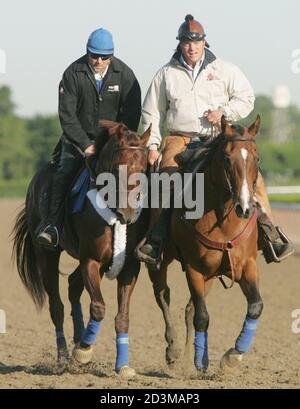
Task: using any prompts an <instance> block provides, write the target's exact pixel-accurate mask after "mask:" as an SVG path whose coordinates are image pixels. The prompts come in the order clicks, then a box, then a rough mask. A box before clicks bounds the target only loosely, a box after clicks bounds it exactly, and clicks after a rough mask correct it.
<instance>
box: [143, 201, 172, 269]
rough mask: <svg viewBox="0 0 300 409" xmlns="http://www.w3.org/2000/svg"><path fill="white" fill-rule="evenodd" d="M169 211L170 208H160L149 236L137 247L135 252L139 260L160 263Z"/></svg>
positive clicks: (166, 232) (168, 222) (168, 221)
mask: <svg viewBox="0 0 300 409" xmlns="http://www.w3.org/2000/svg"><path fill="white" fill-rule="evenodd" d="M171 213H172V209H162V210H161V213H160V216H159V219H158V221H157V223H156V224H155V225H154V227H153V229H152V230H151V232H150V234H149V236H148V237H147V238H146V240H144V242H142V243H141V245H140V246H139V247H137V249H136V254H137V257H138V259H139V260H140V261H144V262H145V263H148V264H152V265H157V266H158V265H159V264H160V262H161V258H162V252H163V249H164V245H165V243H166V240H167V238H168V228H169V224H170V217H171Z"/></svg>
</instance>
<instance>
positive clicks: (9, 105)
mask: <svg viewBox="0 0 300 409" xmlns="http://www.w3.org/2000/svg"><path fill="white" fill-rule="evenodd" d="M14 110H15V104H14V103H13V102H12V96H11V89H10V88H9V87H8V86H6V85H4V86H2V87H0V117H1V116H5V115H13V113H14Z"/></svg>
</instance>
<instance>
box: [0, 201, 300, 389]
mask: <svg viewBox="0 0 300 409" xmlns="http://www.w3.org/2000/svg"><path fill="white" fill-rule="evenodd" d="M20 204H21V202H20V201H17V200H2V201H0V226H1V230H0V309H2V310H4V311H5V313H6V320H7V328H6V329H7V333H6V334H0V388H98V389H102V388H199V389H201V388H299V387H300V364H299V354H300V334H298V335H296V334H293V333H292V331H291V325H292V317H291V313H292V311H293V310H295V309H300V297H299V294H300V271H299V261H300V253H299V250H300V229H299V225H300V212H298V213H296V212H287V211H285V212H281V211H276V212H275V218H276V220H277V221H278V222H279V223H281V224H282V225H283V226H284V227H285V229H286V231H287V233H289V234H290V236H291V238H293V239H294V241H295V242H297V243H298V245H297V248H298V252H297V253H296V255H295V256H293V257H290V258H289V259H288V260H286V261H285V262H284V263H283V264H280V265H274V264H272V265H269V266H267V265H266V264H265V262H264V260H263V259H262V258H261V257H260V258H259V267H260V272H261V293H262V297H263V301H264V305H265V308H264V311H263V314H262V318H261V321H260V325H259V329H258V331H257V334H256V336H255V340H254V345H253V347H252V349H251V351H250V352H249V353H248V354H247V355H246V356H245V359H244V361H243V363H242V365H241V367H240V368H239V369H238V370H237V371H236V373H235V374H234V375H226V376H225V375H222V374H221V373H220V372H219V369H218V366H219V360H220V358H221V356H222V354H223V353H224V352H225V351H226V350H227V349H228V348H229V347H232V346H233V344H234V341H235V338H236V337H237V335H238V333H239V331H240V329H241V325H242V322H243V318H244V315H245V311H246V302H245V299H244V296H243V295H242V293H241V291H240V289H239V287H238V285H235V286H234V288H233V289H232V290H229V291H224V290H223V288H222V287H221V284H219V283H216V285H215V287H214V289H213V290H212V292H211V294H210V296H209V298H208V311H209V313H210V328H209V353H210V370H209V372H208V374H207V375H206V376H205V378H202V379H198V378H197V377H196V375H195V373H194V372H193V370H192V369H191V371H190V373H188V374H185V375H184V374H183V372H182V369H181V365H180V364H178V366H177V368H176V369H175V370H172V371H170V370H169V369H168V368H167V367H166V365H165V360H164V349H165V341H164V327H163V320H162V316H161V313H160V311H159V309H158V307H157V306H156V303H155V300H154V297H153V294H152V288H151V284H150V280H149V279H148V276H147V273H146V271H145V269H142V271H141V273H140V277H139V282H138V284H137V287H136V289H135V292H134V294H133V299H132V303H131V316H130V357H131V365H132V366H133V367H134V368H135V369H136V371H137V377H136V378H135V379H134V380H131V381H125V380H121V379H119V377H118V376H116V375H115V374H114V372H113V367H114V358H115V341H114V337H115V334H114V316H115V314H116V283H115V282H110V281H108V280H104V281H103V295H104V298H105V301H106V317H105V320H104V324H103V325H102V328H101V334H100V335H99V337H98V342H97V345H96V347H95V354H94V359H93V362H92V363H91V364H89V365H88V366H87V367H86V368H84V369H81V368H78V367H71V366H70V367H69V368H64V369H63V368H59V367H57V366H56V353H55V338H54V329H53V326H52V323H51V321H50V317H49V313H48V309H47V307H45V308H44V310H43V311H42V312H41V313H37V312H36V310H35V308H34V306H33V303H32V301H31V299H30V298H29V296H28V295H27V293H26V291H25V290H24V288H23V286H22V284H21V282H20V279H19V278H18V275H17V272H16V270H15V269H14V268H13V267H12V266H11V264H10V253H11V243H10V242H8V235H9V232H10V230H11V227H12V225H13V219H14V217H15V215H16V208H17V207H18V206H19V205H20ZM75 266H76V263H74V261H73V260H71V259H70V258H68V257H66V256H65V257H63V261H62V266H61V270H62V271H63V272H64V273H70V272H72V271H73V269H74V267H75ZM169 286H170V288H171V300H172V315H173V317H174V321H175V323H176V326H177V329H178V337H179V341H180V346H181V348H182V350H183V347H184V330H185V328H184V308H185V304H186V302H187V301H188V290H187V286H186V282H185V277H184V275H183V274H182V273H181V270H180V267H179V265H178V264H177V263H175V264H173V265H172V267H171V268H170V271H169ZM61 288H62V296H63V301H64V303H65V315H66V320H65V333H66V335H67V336H68V342H69V347H70V349H71V348H72V343H71V339H72V328H71V319H70V306H69V303H68V300H67V295H66V294H67V292H66V289H67V277H66V276H62V277H61ZM82 301H83V306H84V311H85V317H86V318H87V316H88V304H89V300H88V297H87V296H86V294H85V295H84V297H83V300H82Z"/></svg>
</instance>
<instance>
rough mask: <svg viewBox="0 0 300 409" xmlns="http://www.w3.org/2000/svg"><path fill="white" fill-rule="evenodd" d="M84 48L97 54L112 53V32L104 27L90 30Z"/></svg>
mask: <svg viewBox="0 0 300 409" xmlns="http://www.w3.org/2000/svg"><path fill="white" fill-rule="evenodd" d="M86 49H87V52H88V53H92V54H99V55H110V54H113V53H114V42H113V38H112V34H111V33H110V32H109V31H108V30H105V28H99V29H98V30H95V31H93V32H92V34H91V35H90V36H89V39H88V42H87V45H86Z"/></svg>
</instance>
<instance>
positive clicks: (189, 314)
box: [184, 279, 214, 372]
mask: <svg viewBox="0 0 300 409" xmlns="http://www.w3.org/2000/svg"><path fill="white" fill-rule="evenodd" d="M213 283H214V279H211V280H208V281H206V282H205V293H204V296H205V297H206V296H207V294H208V293H209V291H210V289H211V287H212V285H213ZM194 315H195V308H194V303H193V299H192V298H191V299H190V300H189V302H188V304H187V306H186V308H185V326H186V340H185V349H184V369H185V372H188V370H189V366H190V355H191V347H192V345H193V341H194V332H193V329H194V325H193V322H194Z"/></svg>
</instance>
